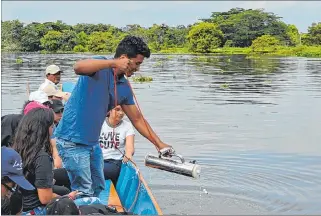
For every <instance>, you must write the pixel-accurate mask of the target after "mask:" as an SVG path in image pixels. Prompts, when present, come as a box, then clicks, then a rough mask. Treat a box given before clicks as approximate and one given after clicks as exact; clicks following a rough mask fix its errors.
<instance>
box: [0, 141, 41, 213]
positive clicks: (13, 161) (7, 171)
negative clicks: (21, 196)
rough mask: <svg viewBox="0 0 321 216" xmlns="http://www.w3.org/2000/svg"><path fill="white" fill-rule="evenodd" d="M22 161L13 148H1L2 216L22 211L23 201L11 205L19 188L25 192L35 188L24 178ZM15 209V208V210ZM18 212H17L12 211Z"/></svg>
mask: <svg viewBox="0 0 321 216" xmlns="http://www.w3.org/2000/svg"><path fill="white" fill-rule="evenodd" d="M21 167H22V160H21V157H20V155H19V154H18V153H17V152H16V151H15V150H13V149H12V148H7V147H2V148H1V215H10V214H17V213H19V212H20V211H21V207H22V203H21V200H18V202H15V203H11V202H12V200H11V198H12V194H13V193H16V192H17V190H18V187H17V186H19V187H21V188H23V189H25V190H34V189H35V188H34V187H33V186H32V184H30V183H29V182H28V181H27V180H26V178H25V177H24V176H23V172H22V169H21ZM13 207H15V208H13ZM12 209H13V210H16V211H15V212H13V211H12Z"/></svg>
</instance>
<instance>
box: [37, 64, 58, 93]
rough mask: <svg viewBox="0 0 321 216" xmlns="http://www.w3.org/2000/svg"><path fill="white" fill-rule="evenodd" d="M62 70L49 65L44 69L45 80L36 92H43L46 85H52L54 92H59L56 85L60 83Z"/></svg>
mask: <svg viewBox="0 0 321 216" xmlns="http://www.w3.org/2000/svg"><path fill="white" fill-rule="evenodd" d="M61 73H62V70H61V69H60V68H59V67H58V66H57V65H49V66H48V67H47V68H46V74H45V75H46V79H45V82H44V83H42V84H41V85H40V87H39V89H38V90H44V88H45V87H46V86H48V85H52V86H53V87H55V89H56V90H59V88H58V86H57V84H58V83H59V82H60V78H61Z"/></svg>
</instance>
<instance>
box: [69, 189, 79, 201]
mask: <svg viewBox="0 0 321 216" xmlns="http://www.w3.org/2000/svg"><path fill="white" fill-rule="evenodd" d="M77 193H78V191H73V192H70V193H69V194H68V197H69V198H70V199H72V200H75V199H76V196H77Z"/></svg>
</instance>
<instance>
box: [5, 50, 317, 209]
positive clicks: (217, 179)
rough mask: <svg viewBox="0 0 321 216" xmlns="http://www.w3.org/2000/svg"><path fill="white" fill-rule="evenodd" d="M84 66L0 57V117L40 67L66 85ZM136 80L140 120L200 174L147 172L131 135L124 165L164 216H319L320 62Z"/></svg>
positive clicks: (179, 69) (160, 58)
mask: <svg viewBox="0 0 321 216" xmlns="http://www.w3.org/2000/svg"><path fill="white" fill-rule="evenodd" d="M17 57H21V58H22V59H23V60H24V63H23V64H20V65H19V64H16V61H15V60H16V58H17ZM87 57H89V56H86V55H69V54H68V55H67V54H66V55H39V54H20V55H15V54H10V55H9V54H2V68H1V78H2V81H1V84H2V90H1V91H2V92H1V93H2V94H1V95H2V99H1V102H2V103H1V105H2V107H1V111H2V113H1V115H5V114H8V113H18V112H20V110H21V107H22V104H23V102H24V101H25V100H26V99H27V97H26V95H27V93H26V86H27V85H26V83H27V82H29V85H30V90H31V91H34V90H36V89H37V88H38V86H39V85H40V83H41V82H43V79H44V71H45V68H46V66H47V65H49V64H51V63H54V64H57V65H60V66H61V67H62V68H63V69H64V71H65V73H64V74H63V76H62V80H63V81H76V80H77V76H76V75H75V74H74V73H73V70H72V65H73V64H74V62H75V61H76V60H78V59H81V58H87ZM140 73H141V74H142V75H147V76H151V77H153V79H154V81H153V82H150V83H134V82H132V85H133V87H134V92H135V94H136V96H137V99H138V103H139V105H140V107H141V109H142V111H143V113H144V115H145V117H146V118H147V119H148V121H149V122H150V124H151V125H152V127H153V128H154V130H155V131H156V132H157V133H158V134H159V136H160V137H161V138H162V139H163V140H164V141H165V142H167V143H169V144H171V145H173V146H174V147H175V149H176V151H177V152H178V153H179V154H182V155H183V156H184V157H185V158H186V159H187V160H197V162H198V163H199V164H201V165H202V174H201V178H200V179H198V180H195V179H191V178H188V177H184V176H179V175H177V174H172V173H168V172H164V171H160V170H156V169H151V168H147V167H145V166H144V165H143V163H144V156H145V155H146V154H147V153H154V154H156V150H155V148H154V147H153V146H152V144H150V143H149V142H148V141H147V140H145V139H144V138H143V137H142V136H141V135H140V134H137V136H136V154H135V156H134V159H135V160H136V161H137V162H138V164H139V166H140V169H141V171H142V172H143V175H144V177H145V180H146V181H147V182H148V184H149V186H150V187H151V189H152V191H153V193H154V195H155V197H156V200H157V201H158V202H159V204H160V206H161V208H162V210H163V213H164V214H203V215H204V214H243V215H244V214H247V215H249V214H321V204H320V200H321V143H320V142H321V132H320V131H321V130H320V123H321V114H320V111H321V59H312V58H293V57H291V58H261V59H246V58H245V57H244V56H191V55H172V56H171V55H169V56H167V55H153V56H151V58H150V59H147V60H146V61H145V62H144V64H143V65H142V67H141V72H140Z"/></svg>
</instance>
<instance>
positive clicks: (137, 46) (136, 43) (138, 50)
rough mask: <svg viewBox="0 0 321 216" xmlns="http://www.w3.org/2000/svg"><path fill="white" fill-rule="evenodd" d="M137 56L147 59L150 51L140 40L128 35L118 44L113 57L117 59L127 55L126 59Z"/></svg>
mask: <svg viewBox="0 0 321 216" xmlns="http://www.w3.org/2000/svg"><path fill="white" fill-rule="evenodd" d="M138 54H140V55H143V56H144V57H145V58H149V57H150V49H149V48H148V46H147V44H146V43H145V42H144V41H143V39H142V38H140V37H136V36H132V35H128V36H126V37H125V38H124V39H123V40H122V41H120V43H119V44H118V46H117V48H116V53H115V56H114V57H115V58H119V57H120V56H121V55H127V57H128V58H135V57H136V56H137V55H138Z"/></svg>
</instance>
